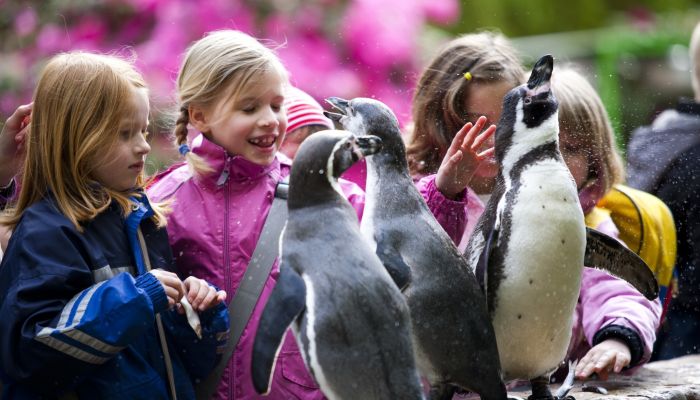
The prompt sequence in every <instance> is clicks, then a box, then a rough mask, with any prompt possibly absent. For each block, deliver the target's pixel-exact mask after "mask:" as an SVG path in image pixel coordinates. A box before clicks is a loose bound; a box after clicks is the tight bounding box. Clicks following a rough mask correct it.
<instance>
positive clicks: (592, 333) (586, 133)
mask: <svg viewBox="0 0 700 400" xmlns="http://www.w3.org/2000/svg"><path fill="white" fill-rule="evenodd" d="M552 91H553V92H554V95H555V97H556V98H557V100H558V101H559V148H560V151H561V153H562V156H563V157H564V161H565V162H566V164H567V166H568V167H569V170H570V171H571V174H572V176H573V178H574V180H575V181H576V185H577V186H578V190H579V200H580V202H581V207H583V211H584V214H585V215H586V223H588V224H589V225H590V226H591V227H592V228H596V229H598V230H599V231H602V232H604V233H606V234H608V235H610V236H613V237H617V236H618V235H619V232H618V229H617V227H616V226H615V224H614V223H613V221H612V219H611V218H610V215H609V214H608V215H606V214H604V213H602V211H601V210H600V209H598V208H596V207H595V205H596V203H597V202H598V200H600V199H601V198H602V197H603V196H604V195H605V194H606V193H607V192H608V191H609V190H610V189H611V188H612V186H613V184H615V183H620V182H621V181H622V178H623V176H624V173H623V167H622V163H621V160H620V156H619V155H618V153H617V149H616V148H615V139H614V133H613V129H612V126H611V124H610V120H609V118H608V114H607V112H606V111H605V107H604V106H603V102H602V101H601V100H600V97H599V96H598V93H597V92H596V91H595V89H594V88H593V87H592V86H591V85H590V83H588V81H587V80H586V78H585V77H584V76H583V75H581V74H580V73H579V72H577V71H576V70H575V69H573V68H572V67H570V66H558V67H556V68H555V70H554V73H553V75H552ZM660 316H661V304H660V303H659V301H658V300H655V301H649V300H647V299H646V298H644V296H642V295H641V294H640V293H639V292H637V291H636V290H635V289H634V288H632V287H631V286H630V285H629V284H628V283H627V282H625V281H623V280H621V279H617V278H614V277H612V276H611V275H608V274H607V273H605V272H601V271H599V270H596V269H593V268H584V271H583V277H582V280H581V293H580V295H579V299H578V304H577V306H576V310H575V314H574V327H573V335H572V339H571V344H570V347H569V354H568V356H567V357H569V358H570V359H572V360H573V359H580V361H579V363H578V365H577V367H576V376H577V378H579V379H584V378H588V377H589V376H591V374H593V373H597V374H598V376H600V377H601V378H602V379H607V377H608V374H609V373H610V372H614V373H620V372H621V371H622V370H623V369H628V368H633V367H638V366H640V365H642V364H644V363H646V362H647V361H648V360H649V358H650V357H651V350H652V347H653V345H654V340H655V339H656V329H657V328H658V326H659V318H660Z"/></svg>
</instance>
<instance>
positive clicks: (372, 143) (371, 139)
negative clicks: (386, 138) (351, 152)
mask: <svg viewBox="0 0 700 400" xmlns="http://www.w3.org/2000/svg"><path fill="white" fill-rule="evenodd" d="M355 144H356V146H357V147H356V149H355V150H356V151H359V152H360V153H361V154H362V156H363V157H365V156H371V155H372V154H377V153H379V151H380V150H381V149H382V139H380V138H379V137H377V136H373V135H366V136H357V137H356V138H355Z"/></svg>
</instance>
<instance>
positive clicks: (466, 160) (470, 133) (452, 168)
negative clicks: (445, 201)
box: [435, 116, 496, 199]
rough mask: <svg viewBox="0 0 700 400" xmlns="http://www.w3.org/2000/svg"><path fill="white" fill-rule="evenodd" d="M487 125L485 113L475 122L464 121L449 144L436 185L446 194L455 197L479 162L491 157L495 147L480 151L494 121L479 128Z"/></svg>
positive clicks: (489, 135)
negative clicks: (465, 122) (464, 123)
mask: <svg viewBox="0 0 700 400" xmlns="http://www.w3.org/2000/svg"><path fill="white" fill-rule="evenodd" d="M484 125H486V117H483V116H482V117H479V119H477V120H476V123H475V124H472V123H471V122H467V124H466V125H464V126H463V127H462V129H460V130H459V132H457V134H456V135H455V137H454V139H453V140H452V144H450V147H449V148H448V149H447V153H446V154H445V157H444V158H443V159H442V163H441V164H440V168H439V169H438V172H437V176H436V177H435V186H436V187H437V188H438V190H439V191H440V192H441V193H442V194H443V195H445V197H447V198H451V199H454V198H455V197H457V195H458V194H459V193H460V192H462V191H463V190H464V188H466V187H467V185H469V183H470V182H471V180H472V177H473V176H474V173H475V172H476V169H477V167H479V164H480V163H481V162H482V161H484V160H485V159H487V158H488V157H493V154H494V151H495V150H494V148H493V147H489V148H487V149H486V150H484V151H481V152H479V148H481V146H482V145H483V144H484V142H486V141H487V140H488V139H489V138H490V137H491V136H493V134H494V133H495V132H496V125H491V126H489V127H488V128H486V130H484V131H483V132H481V131H482V130H483V129H484Z"/></svg>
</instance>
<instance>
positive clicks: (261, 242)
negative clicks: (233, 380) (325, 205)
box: [196, 182, 289, 400]
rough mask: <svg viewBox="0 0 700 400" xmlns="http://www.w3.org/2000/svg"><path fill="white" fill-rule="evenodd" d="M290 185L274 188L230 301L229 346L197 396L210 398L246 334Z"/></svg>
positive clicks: (200, 399)
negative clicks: (262, 222) (268, 206)
mask: <svg viewBox="0 0 700 400" xmlns="http://www.w3.org/2000/svg"><path fill="white" fill-rule="evenodd" d="M288 192H289V185H288V184H287V183H286V182H278V183H277V188H276V190H275V198H274V199H273V200H272V208H271V209H270V212H269V213H268V215H267V219H266V220H265V225H263V229H262V233H261V234H260V238H259V239H258V243H257V245H256V246H255V251H254V252H253V256H252V257H251V258H250V264H248V268H247V269H246V271H245V274H244V275H243V278H242V279H241V284H240V285H239V286H238V290H236V293H235V294H234V296H233V299H231V302H230V303H229V305H228V315H229V320H230V321H231V336H230V337H229V340H228V342H227V343H226V350H225V351H224V354H223V355H222V357H221V361H219V364H218V365H217V366H216V368H215V369H214V371H212V372H211V373H210V374H209V376H207V378H206V379H204V380H203V381H202V382H200V383H199V384H198V385H197V388H196V392H197V393H196V395H197V399H198V400H209V399H211V398H212V396H213V395H214V393H215V392H216V388H217V387H218V386H219V381H221V376H222V375H223V374H224V369H225V368H226V366H227V365H228V361H229V359H230V358H231V355H233V351H234V350H235V349H236V345H237V344H238V340H239V339H240V338H241V334H243V329H244V328H245V326H246V325H247V324H248V320H249V319H250V316H251V315H252V314H253V310H254V309H255V305H256V304H257V303H258V299H259V298H260V293H262V289H263V287H264V286H265V281H267V277H268V276H269V275H270V271H271V270H272V265H273V264H274V263H275V260H276V259H277V257H278V256H279V238H280V234H281V233H282V228H283V227H284V225H285V223H286V222H287V193H288Z"/></svg>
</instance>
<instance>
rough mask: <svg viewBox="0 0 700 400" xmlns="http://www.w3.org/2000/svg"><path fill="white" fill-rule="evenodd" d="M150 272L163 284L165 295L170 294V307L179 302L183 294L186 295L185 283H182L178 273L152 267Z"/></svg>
mask: <svg viewBox="0 0 700 400" xmlns="http://www.w3.org/2000/svg"><path fill="white" fill-rule="evenodd" d="M149 273H150V274H152V275H153V276H155V277H156V279H158V281H160V284H161V285H163V289H164V290H165V295H166V296H168V307H169V308H171V307H173V306H174V305H175V304H178V303H179V302H180V299H181V298H182V296H184V295H185V285H183V284H182V281H181V280H180V278H179V277H178V276H177V275H176V274H174V273H172V272H168V271H164V270H162V269H152V270H151V271H150V272H149Z"/></svg>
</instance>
